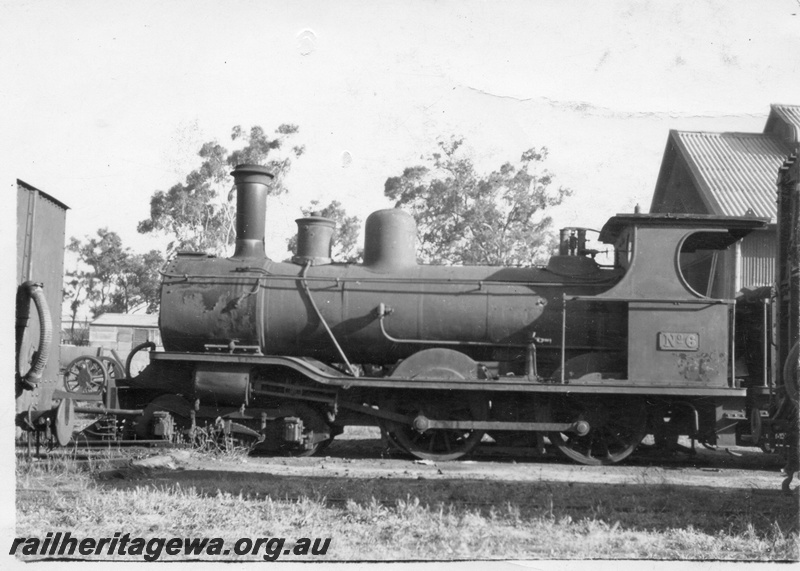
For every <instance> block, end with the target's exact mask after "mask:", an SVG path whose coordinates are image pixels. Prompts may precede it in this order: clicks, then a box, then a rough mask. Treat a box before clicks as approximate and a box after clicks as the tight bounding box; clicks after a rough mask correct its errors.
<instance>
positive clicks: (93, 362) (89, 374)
mask: <svg viewBox="0 0 800 571" xmlns="http://www.w3.org/2000/svg"><path fill="white" fill-rule="evenodd" d="M107 382H108V369H106V366H105V365H104V364H103V362H102V361H101V360H100V359H98V358H97V357H91V356H89V355H83V356H81V357H78V358H77V359H74V360H73V361H72V362H71V363H70V364H69V365H67V368H66V369H65V370H64V388H65V389H66V390H67V392H70V393H77V394H84V395H98V394H101V393H102V392H103V389H104V388H105V386H106V383H107Z"/></svg>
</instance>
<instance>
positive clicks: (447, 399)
mask: <svg viewBox="0 0 800 571" xmlns="http://www.w3.org/2000/svg"><path fill="white" fill-rule="evenodd" d="M382 408H384V409H385V410H388V411H390V412H393V413H396V414H402V415H403V416H405V417H407V418H409V424H403V423H401V422H398V421H394V420H391V421H387V422H386V429H387V432H388V435H389V437H390V438H391V439H392V441H393V442H394V443H396V444H397V445H399V446H400V447H401V448H403V449H404V450H405V451H407V452H408V453H409V454H411V455H413V456H416V457H417V458H421V459H423V460H433V461H437V462H444V461H447V460H456V459H457V458H461V457H462V456H465V455H466V454H468V453H470V452H471V451H472V450H473V449H474V448H475V447H476V446H477V445H478V443H480V441H481V438H483V434H484V431H483V430H473V429H469V428H455V429H441V428H437V429H434V428H429V429H427V430H418V429H417V428H415V427H414V426H412V424H411V423H412V422H413V420H414V419H415V418H418V417H420V416H424V417H426V418H428V419H431V420H456V421H457V420H475V421H483V420H487V419H488V418H489V406H488V403H487V401H486V400H485V399H483V398H481V397H478V396H476V395H469V394H468V395H450V394H426V395H421V396H418V395H408V396H406V397H395V398H393V399H390V400H387V401H386V402H385V403H384V405H383V407H382Z"/></svg>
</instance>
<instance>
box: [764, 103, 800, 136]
mask: <svg viewBox="0 0 800 571" xmlns="http://www.w3.org/2000/svg"><path fill="white" fill-rule="evenodd" d="M777 122H783V123H785V124H786V125H789V126H790V127H791V128H792V129H793V130H794V133H793V134H792V139H793V140H795V141H798V140H799V139H798V135H800V105H781V104H777V103H773V104H772V105H770V106H769V117H768V118H767V124H766V126H765V127H764V132H765V133H771V132H772V130H773V129H774V127H775V123H777Z"/></svg>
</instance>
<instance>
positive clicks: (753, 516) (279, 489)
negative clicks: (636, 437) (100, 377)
mask: <svg viewBox="0 0 800 571" xmlns="http://www.w3.org/2000/svg"><path fill="white" fill-rule="evenodd" d="M111 467H112V466H111V462H110V461H107V460H104V459H102V458H101V459H95V460H93V461H92V462H89V463H85V464H81V463H78V462H76V461H73V460H62V461H57V460H54V461H51V462H49V463H48V462H44V463H37V464H27V463H25V462H20V463H19V464H18V469H17V477H18V480H17V482H18V497H17V515H18V524H17V535H18V536H25V537H30V536H38V537H43V536H44V534H45V533H46V532H47V531H67V530H68V531H70V532H71V533H72V535H73V536H85V537H86V536H94V537H108V536H110V535H112V534H113V533H114V532H115V531H121V532H123V533H130V534H131V535H132V536H141V537H147V538H149V537H157V536H164V537H203V536H205V537H222V538H224V539H225V540H226V543H228V542H231V543H232V542H234V541H235V540H236V539H238V538H240V537H252V538H255V537H286V538H287V544H290V543H291V542H292V540H293V539H297V538H299V537H312V538H313V537H332V538H333V540H332V542H331V546H330V549H329V550H328V553H327V555H326V556H325V560H420V559H422V560H441V559H594V558H600V559H626V558H630V559H682V560H687V559H688V560H797V559H798V531H797V530H798V522H797V512H798V509H797V498H796V497H786V496H782V495H780V493H779V492H778V491H777V490H776V491H775V493H772V492H771V491H770V492H765V491H742V490H726V491H720V490H712V489H707V488H691V487H686V486H682V487H680V488H677V487H675V488H673V487H670V486H658V485H644V484H630V485H624V486H609V485H597V484H591V485H590V484H568V483H552V482H535V483H530V482H528V483H521V482H491V483H488V484H487V482H481V481H464V480H459V481H456V480H447V479H444V480H436V481H432V480H408V479H405V480H404V479H379V478H373V479H352V478H310V477H309V478H297V477H283V476H274V475H265V474H256V473H240V472H235V473H234V472H224V473H223V472H214V471H208V470H203V471H200V470H197V471H192V470H188V471H161V472H156V473H152V474H142V473H138V474H129V475H128V476H126V477H125V478H122V479H119V478H113V479H110V480H101V479H99V478H98V477H97V476H98V474H100V473H106V474H108V473H109V472H108V471H107V470H108V469H109V468H111ZM233 557H234V556H233V555H230V556H227V557H226V559H227V558H233ZM133 559H140V558H136V557H134V558H133ZM249 559H253V560H255V559H256V558H255V557H254V556H249ZM281 559H282V560H283V559H292V556H286V557H282V558H281ZM301 559H303V560H310V559H311V557H305V558H301Z"/></svg>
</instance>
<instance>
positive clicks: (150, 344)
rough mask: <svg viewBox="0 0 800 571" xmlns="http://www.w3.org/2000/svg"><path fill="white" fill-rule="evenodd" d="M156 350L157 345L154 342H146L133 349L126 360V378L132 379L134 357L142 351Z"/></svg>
mask: <svg viewBox="0 0 800 571" xmlns="http://www.w3.org/2000/svg"><path fill="white" fill-rule="evenodd" d="M155 348H156V344H155V343H153V342H152V341H145V342H144V343H141V344H140V345H137V346H136V347H134V348H133V350H132V351H131V352H130V353H129V354H128V358H127V359H125V378H126V379H131V378H133V377H131V363H132V362H133V356H134V355H136V353H138V352H139V351H141V350H142V349H150V350H151V351H152V350H153V349H155Z"/></svg>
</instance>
